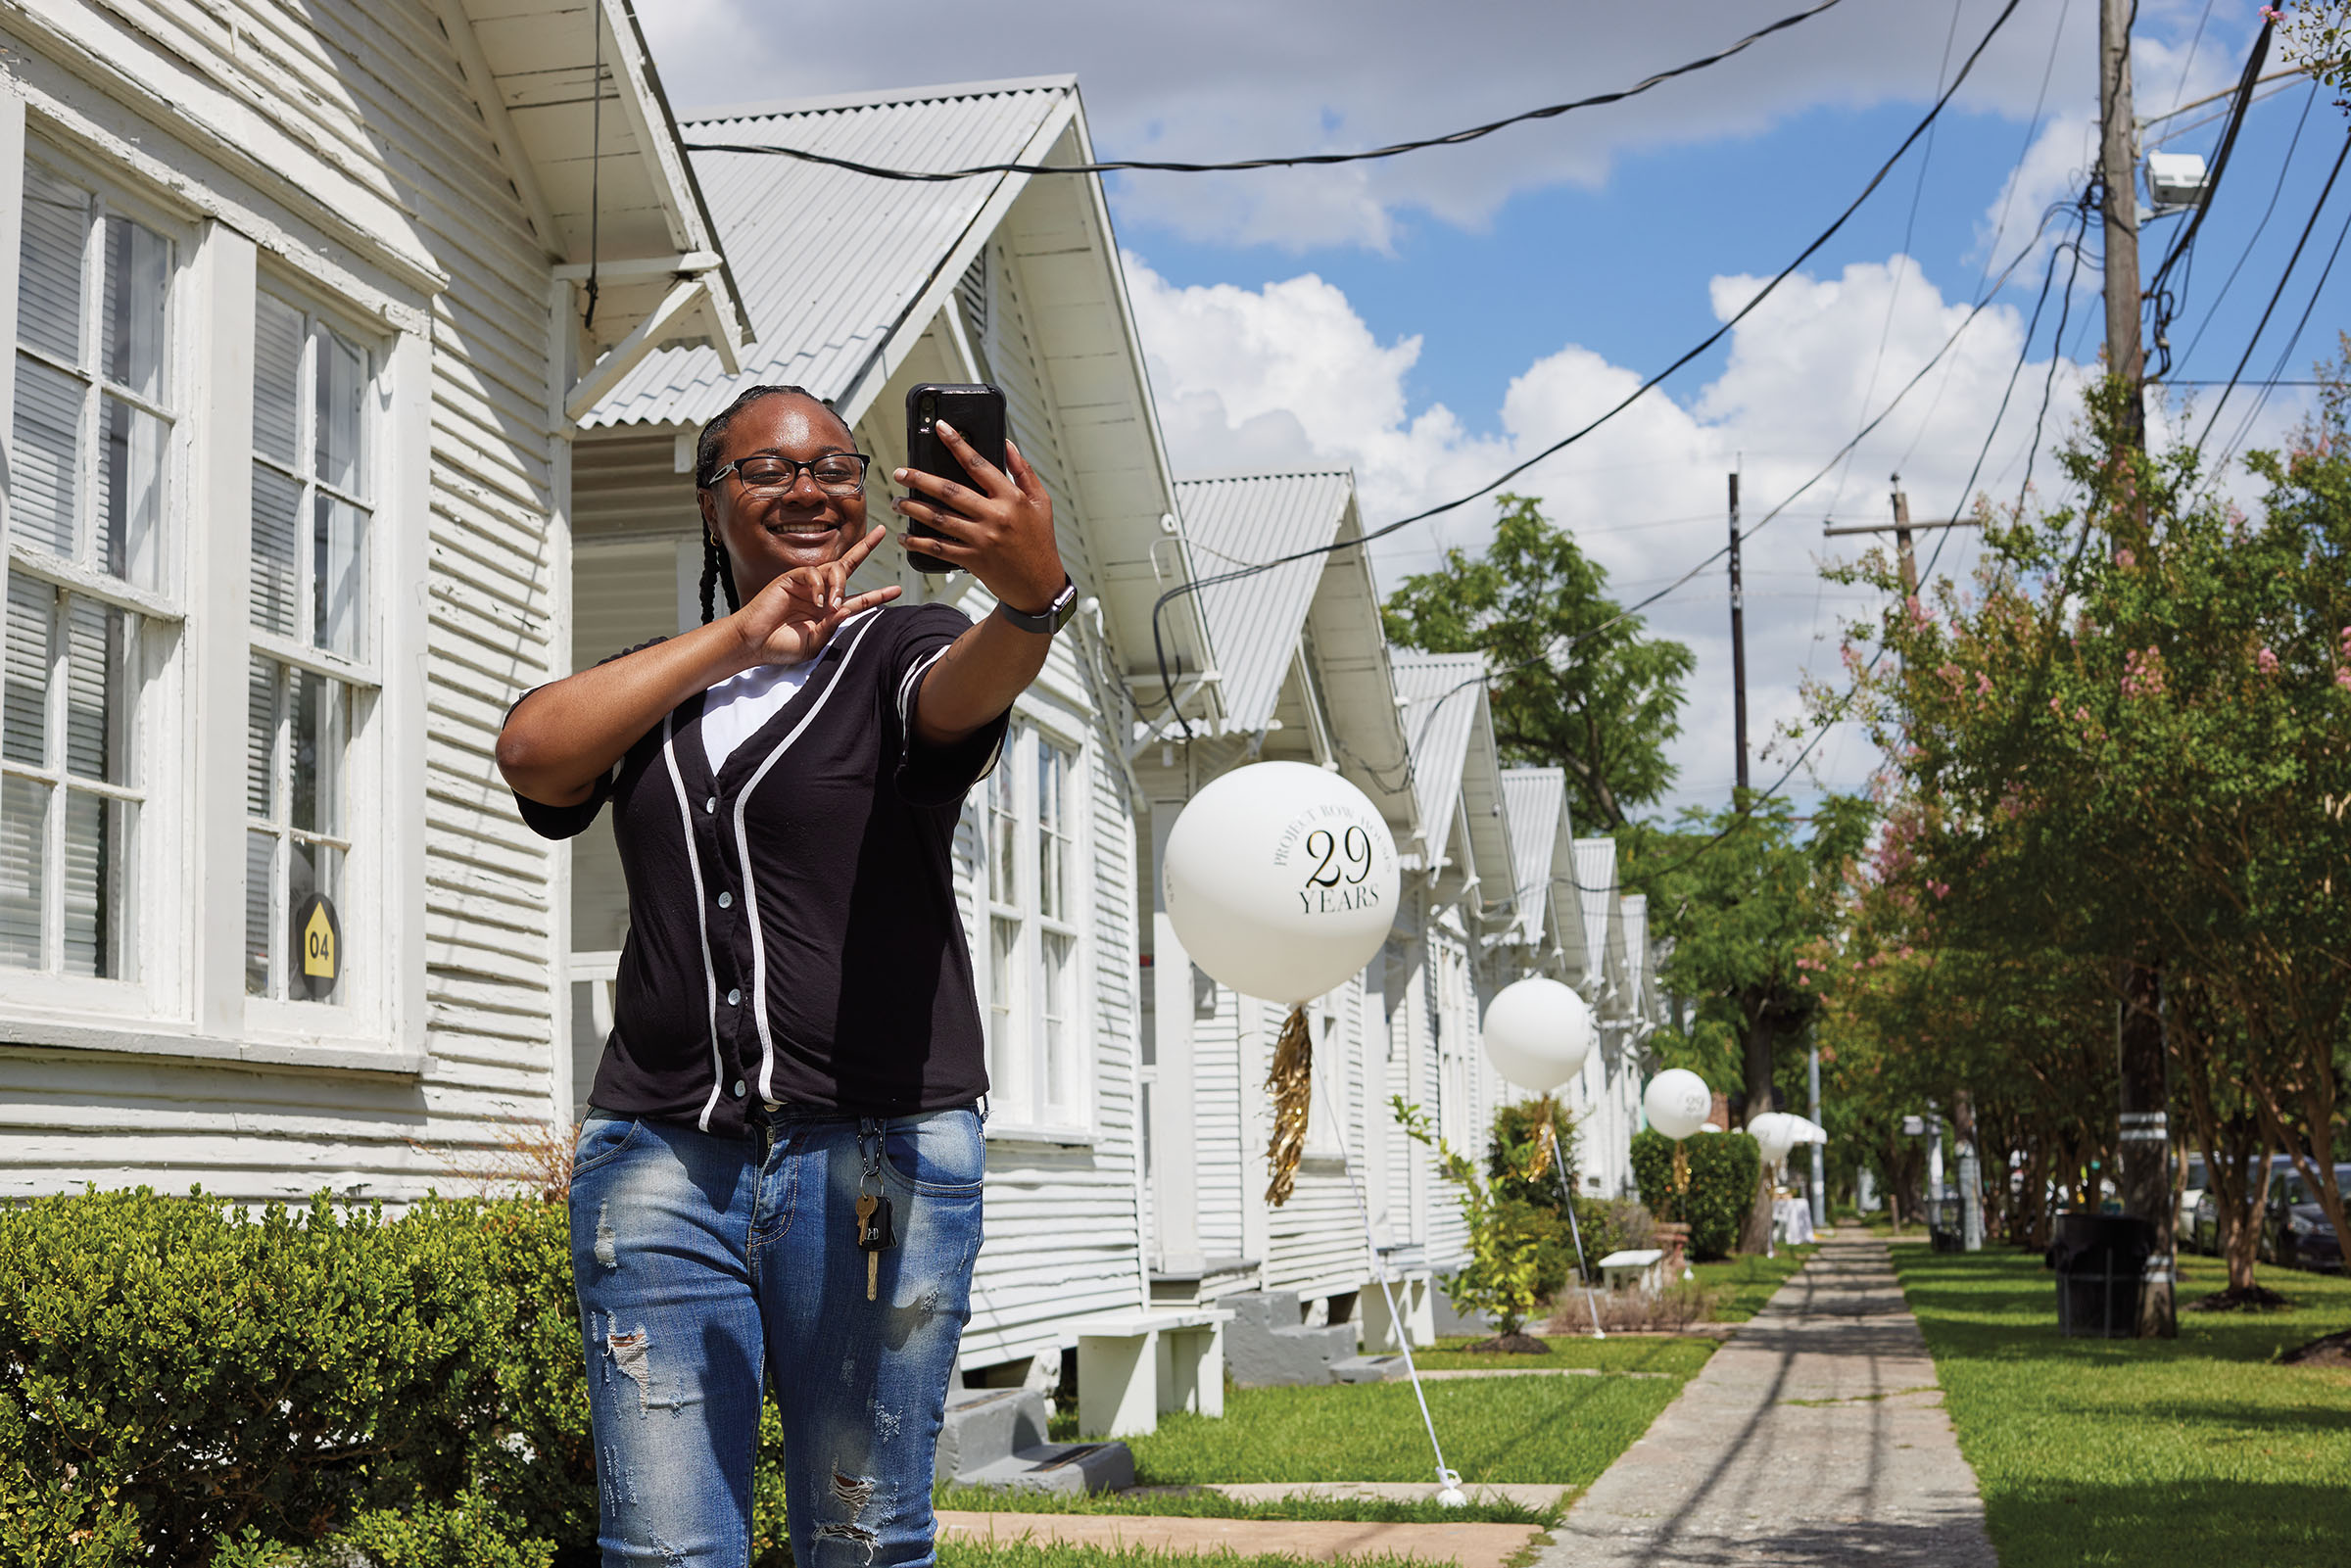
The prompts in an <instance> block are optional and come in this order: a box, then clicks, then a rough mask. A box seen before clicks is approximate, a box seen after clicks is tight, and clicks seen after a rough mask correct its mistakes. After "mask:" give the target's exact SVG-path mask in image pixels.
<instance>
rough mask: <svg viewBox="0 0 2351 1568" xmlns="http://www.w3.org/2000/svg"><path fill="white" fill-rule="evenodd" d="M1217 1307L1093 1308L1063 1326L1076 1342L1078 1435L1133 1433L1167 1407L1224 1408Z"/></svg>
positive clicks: (1223, 1315) (1225, 1314) (1216, 1411)
mask: <svg viewBox="0 0 2351 1568" xmlns="http://www.w3.org/2000/svg"><path fill="white" fill-rule="evenodd" d="M1231 1321H1232V1313H1231V1312H1229V1311H1225V1310H1223V1309H1220V1308H1217V1307H1152V1308H1137V1309H1136V1310H1134V1311H1131V1312H1100V1313H1096V1314H1095V1315H1093V1316H1091V1317H1081V1318H1079V1319H1078V1320H1077V1321H1076V1322H1074V1323H1070V1324H1067V1325H1065V1326H1064V1330H1063V1331H1064V1332H1065V1333H1071V1334H1074V1335H1075V1336H1076V1338H1077V1341H1078V1435H1079V1436H1080V1437H1086V1438H1128V1437H1140V1436H1142V1435H1143V1434H1145V1433H1147V1432H1152V1431H1156V1430H1157V1429H1158V1427H1159V1418H1160V1416H1161V1415H1162V1414H1163V1413H1165V1412H1166V1411H1169V1410H1192V1411H1195V1412H1197V1413H1199V1414H1201V1415H1223V1413H1224V1325H1225V1324H1226V1323H1229V1322H1231Z"/></svg>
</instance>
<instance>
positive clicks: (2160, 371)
mask: <svg viewBox="0 0 2351 1568" xmlns="http://www.w3.org/2000/svg"><path fill="white" fill-rule="evenodd" d="M2275 25H2276V24H2274V23H2271V22H2268V21H2264V22H2263V23H2262V24H2261V31H2260V32H2258V33H2256V34H2255V35H2254V38H2253V49H2252V52H2251V53H2249V54H2248V55H2246V56H2245V68H2244V70H2243V71H2240V72H2238V74H2237V82H2236V99H2235V102H2234V103H2233V104H2232V105H2231V109H2230V114H2229V128H2228V129H2226V130H2224V131H2223V132H2222V133H2221V145H2220V148H2219V150H2218V151H2217V152H2216V153H2214V155H2213V163H2212V171H2211V172H2210V173H2209V174H2207V175H2206V176H2205V178H2204V187H2203V189H2202V190H2200V191H2198V192H2197V193H2196V206H2195V211H2194V212H2193V213H2192V214H2190V215H2189V217H2188V220H2187V223H2186V225H2185V226H2184V227H2183V228H2182V229H2181V231H2180V232H2179V234H2178V235H2176V236H2174V238H2173V240H2172V248H2171V249H2170V250H2169V251H2167V252H2166V253H2164V258H2163V261H2162V264H2161V265H2159V266H2157V267H2156V268H2155V275H2154V276H2153V277H2152V278H2151V279H2149V280H2148V282H2147V287H2146V293H2145V297H2144V301H2143V302H2142V303H2143V305H2144V308H2145V309H2148V310H2150V311H2151V312H2152V315H2153V321H2154V330H2153V332H2152V333H2151V334H2150V335H2151V337H2152V338H2153V341H2154V343H2155V347H2156V351H2157V352H2158V353H2159V354H2161V355H2162V356H2163V359H2162V363H2161V364H2160V365H2159V366H2158V368H2157V369H2156V371H2155V375H2154V377H2153V379H2156V380H2161V379H2162V377H2163V375H2164V373H2165V372H2166V371H2168V370H2170V369H2171V367H2172V346H2171V336H2170V328H2171V323H2172V317H2173V315H2174V314H2175V313H2177V311H2178V309H2179V305H2178V302H2177V301H2176V300H2175V299H2174V298H2173V296H2172V295H2171V293H2170V291H2169V289H2168V288H2167V286H2166V285H2167V284H2168V283H2169V282H2170V279H2171V275H2172V268H2173V267H2175V266H2178V265H2179V264H2180V259H2181V258H2182V257H2183V256H2184V255H2185V254H2186V253H2187V250H2188V247H2190V246H2192V245H2194V244H2195V242H2196V235H2197V234H2198V233H2199V232H2201V231H2202V229H2203V227H2204V214H2207V213H2209V212H2211V211H2212V199H2213V197H2214V196H2215V195H2216V194H2218V192H2219V191H2220V188H2221V178H2222V176H2223V175H2225V174H2226V173H2227V172H2228V171H2229V155H2230V154H2231V153H2232V152H2233V151H2235V149H2236V133H2237V132H2238V131H2239V130H2241V129H2242V128H2243V127H2244V123H2245V111H2246V110H2247V109H2249V108H2251V107H2252V101H2253V83H2254V82H2255V81H2257V80H2259V79H2260V76H2261V68H2262V63H2263V62H2264V61H2266V60H2268V59H2269V57H2270V33H2271V30H2272V29H2273V27H2274V26H2275ZM2197 30H2198V32H2199V33H2201V31H2202V28H2200V27H2199V28H2198V29H2197Z"/></svg>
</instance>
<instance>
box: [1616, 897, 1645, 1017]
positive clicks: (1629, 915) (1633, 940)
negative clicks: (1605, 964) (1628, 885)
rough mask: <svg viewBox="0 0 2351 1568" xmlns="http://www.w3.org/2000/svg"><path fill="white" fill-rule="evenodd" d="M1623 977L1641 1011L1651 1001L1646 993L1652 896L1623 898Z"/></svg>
mask: <svg viewBox="0 0 2351 1568" xmlns="http://www.w3.org/2000/svg"><path fill="white" fill-rule="evenodd" d="M1621 907H1622V908H1623V910H1624V977H1625V988H1626V989H1627V990H1629V991H1631V992H1632V993H1633V1007H1634V1009H1635V1010H1636V1011H1639V1010H1641V1008H1642V1006H1643V1004H1644V1003H1645V1002H1646V1001H1647V1000H1648V998H1647V997H1646V995H1645V994H1644V992H1645V990H1646V988H1647V986H1648V984H1649V895H1648V894H1647V893H1627V894H1625V895H1624V900H1623V904H1622V906H1621Z"/></svg>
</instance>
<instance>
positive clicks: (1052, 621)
mask: <svg viewBox="0 0 2351 1568" xmlns="http://www.w3.org/2000/svg"><path fill="white" fill-rule="evenodd" d="M995 612H996V613H997V614H998V615H1001V616H1003V617H1004V619H1006V620H1007V621H1010V622H1011V623H1012V624H1013V625H1015V626H1017V627H1019V628H1020V629H1021V630H1022V631H1024V632H1034V633H1036V634H1037V635H1038V636H1040V637H1051V636H1052V635H1053V634H1054V633H1056V632H1058V631H1060V630H1061V629H1062V628H1063V627H1065V626H1067V625H1068V624H1069V622H1070V617H1071V616H1073V615H1075V614H1077V613H1078V585H1077V584H1076V583H1074V582H1072V581H1071V580H1070V579H1069V578H1068V577H1067V576H1066V575H1065V576H1064V577H1063V578H1062V584H1061V592H1060V593H1058V594H1054V595H1053V602H1052V603H1050V604H1048V605H1046V606H1045V607H1044V608H1043V609H1041V610H1039V611H1037V612H1036V613H1035V614H1033V615H1032V614H1030V613H1029V612H1028V611H1027V610H1016V609H1014V608H1013V607H1012V606H1011V605H1009V604H1006V603H1003V602H1002V601H1001V600H999V601H998V602H997V604H996V611H995Z"/></svg>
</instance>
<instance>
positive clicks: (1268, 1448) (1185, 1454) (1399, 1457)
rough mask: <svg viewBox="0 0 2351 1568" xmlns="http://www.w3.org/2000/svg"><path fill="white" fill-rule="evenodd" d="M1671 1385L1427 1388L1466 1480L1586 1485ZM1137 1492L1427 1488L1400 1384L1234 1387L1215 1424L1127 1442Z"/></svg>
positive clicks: (1405, 1387) (1658, 1406)
mask: <svg viewBox="0 0 2351 1568" xmlns="http://www.w3.org/2000/svg"><path fill="white" fill-rule="evenodd" d="M1681 1386H1682V1385H1681V1380H1680V1379H1679V1378H1647V1377H1640V1378H1634V1377H1560V1378H1550V1377H1504V1378H1463V1379H1457V1380H1454V1381H1451V1382H1438V1383H1430V1384H1427V1385H1425V1387H1426V1390H1427V1393H1428V1405H1429V1412H1430V1415H1431V1417H1432V1418H1433V1419H1434V1420H1435V1422H1436V1427H1437V1437H1438V1439H1439V1440H1440V1441H1441V1442H1442V1443H1443V1444H1444V1446H1445V1462H1446V1463H1447V1464H1448V1465H1450V1466H1451V1467H1452V1468H1454V1469H1456V1470H1458V1471H1460V1472H1461V1473H1462V1476H1463V1479H1464V1480H1467V1481H1542V1482H1553V1483H1557V1484H1560V1485H1566V1486H1579V1487H1580V1486H1587V1485H1589V1484H1590V1483H1591V1482H1592V1481H1593V1480H1594V1479H1595V1478H1596V1477H1597V1476H1599V1474H1600V1473H1601V1471H1603V1470H1605V1469H1607V1467H1608V1463H1609V1461H1611V1460H1612V1459H1614V1458H1615V1457H1616V1455H1617V1454H1619V1453H1621V1452H1623V1451H1624V1449H1626V1447H1627V1446H1629V1445H1630V1444H1631V1443H1632V1441H1633V1440H1634V1439H1635V1438H1638V1437H1639V1436H1640V1435H1641V1434H1642V1433H1644V1432H1646V1431H1648V1430H1649V1424H1650V1422H1652V1421H1653V1420H1655V1419H1656V1415H1657V1412H1658V1411H1659V1410H1662V1409H1663V1408H1665V1406H1666V1404H1667V1403H1669V1402H1671V1401H1672V1399H1673V1397H1674V1395H1675V1394H1676V1393H1677V1392H1678V1391H1679V1390H1680V1388H1681ZM1128 1447H1129V1448H1131V1449H1133V1450H1134V1468H1135V1480H1136V1481H1137V1482H1139V1483H1141V1484H1142V1485H1145V1486H1183V1485H1196V1484H1199V1483H1202V1482H1209V1481H1427V1482H1429V1483H1431V1484H1432V1485H1433V1484H1434V1483H1435V1479H1436V1477H1435V1472H1434V1466H1433V1462H1432V1460H1431V1459H1430V1457H1429V1451H1428V1435H1427V1433H1426V1431H1425V1430H1423V1428H1422V1427H1421V1425H1420V1411H1419V1409H1418V1408H1417V1407H1416V1406H1415V1404H1414V1402H1413V1390H1412V1386H1411V1385H1410V1384H1408V1383H1370V1384H1359V1385H1353V1386H1349V1385H1339V1386H1335V1387H1323V1388H1279V1389H1233V1390H1230V1391H1228V1392H1227V1393H1226V1395H1225V1398H1224V1414H1223V1418H1222V1419H1218V1420H1210V1419H1207V1418H1205V1417H1202V1416H1197V1415H1187V1414H1182V1413H1180V1412H1179V1413H1177V1414H1175V1415H1169V1416H1163V1417H1161V1418H1160V1423H1159V1430H1158V1431H1157V1432H1155V1433H1153V1434H1151V1435H1150V1436H1149V1437H1141V1438H1131V1439H1129V1440H1128Z"/></svg>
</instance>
